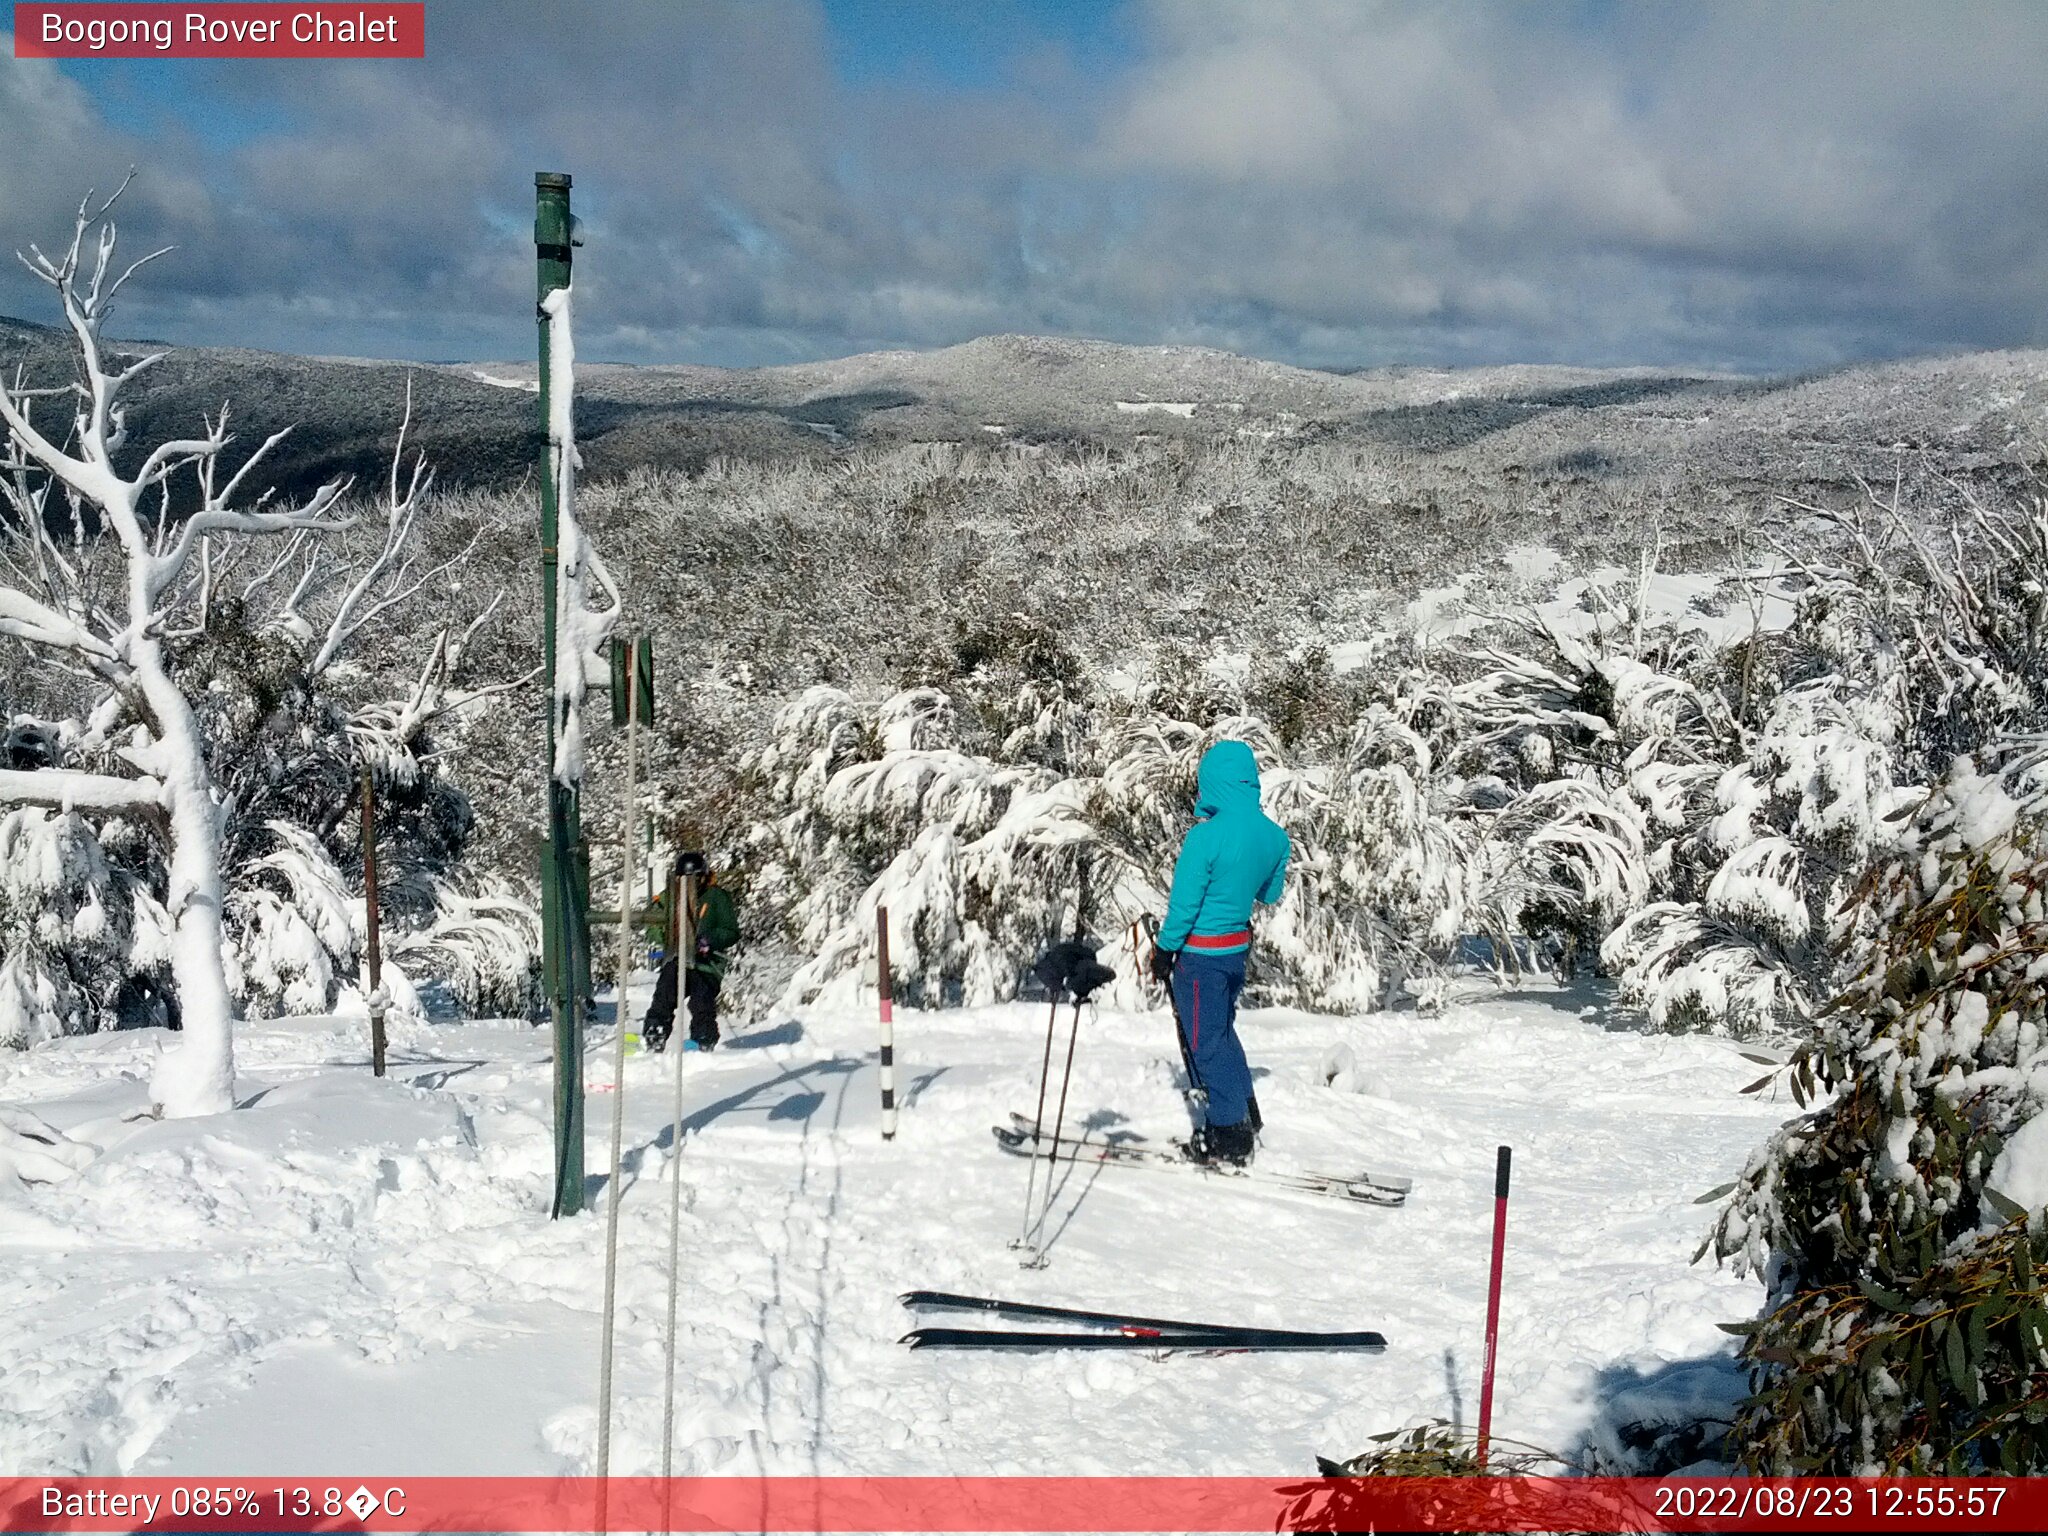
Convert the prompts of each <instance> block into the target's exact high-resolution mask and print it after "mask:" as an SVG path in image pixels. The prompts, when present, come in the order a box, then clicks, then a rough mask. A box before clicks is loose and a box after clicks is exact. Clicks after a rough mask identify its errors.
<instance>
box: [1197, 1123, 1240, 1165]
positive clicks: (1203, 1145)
mask: <svg viewBox="0 0 2048 1536" xmlns="http://www.w3.org/2000/svg"><path fill="white" fill-rule="evenodd" d="M1188 1156H1189V1157H1191V1158H1193V1159H1194V1160H1195V1161H1196V1162H1198V1163H1208V1164H1210V1165H1211V1166H1216V1167H1221V1166H1228V1167H1232V1168H1242V1167H1244V1166H1245V1165H1246V1164H1247V1163H1249V1162H1250V1161H1251V1160H1252V1123H1251V1121H1249V1120H1240V1121H1239V1122H1238V1123H1237V1124H1236V1125H1205V1126H1203V1127H1202V1129H1200V1130H1199V1131H1197V1132H1195V1134H1194V1135H1193V1136H1191V1137H1189V1138H1188Z"/></svg>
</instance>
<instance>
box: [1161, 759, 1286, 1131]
mask: <svg viewBox="0 0 2048 1536" xmlns="http://www.w3.org/2000/svg"><path fill="white" fill-rule="evenodd" d="M1195 790H1196V794H1195V814H1196V816H1198V817H1199V818H1201V819H1200V820H1198V821H1196V823H1195V824H1194V826H1192V827H1190V828H1189V829H1188V835H1187V837H1186V839H1185V840H1184V841H1183V842H1182V843H1181V847H1180V858H1179V859H1178V860H1177V861H1176V862H1175V864H1174V866H1173V890H1172V893H1171V894H1170V895H1169V896H1168V898H1167V903H1166V921H1165V922H1164V923H1162V924H1161V925H1160V928H1159V938H1158V945H1157V949H1156V952H1155V953H1154V955H1153V957H1152V971H1153V975H1154V976H1156V977H1157V978H1158V979H1159V980H1160V981H1162V982H1164V983H1165V984H1166V985H1168V986H1170V987H1171V988H1172V989H1173V1000H1174V1012H1175V1014H1176V1015H1177V1016H1178V1019H1179V1024H1180V1028H1181V1031H1182V1032H1183V1034H1184V1035H1185V1036H1186V1037H1187V1043H1188V1050H1189V1054H1190V1055H1191V1056H1192V1057H1193V1059H1194V1063H1195V1073H1196V1075H1197V1077H1198V1078H1199V1079H1200V1081H1199V1084H1198V1086H1199V1087H1200V1088H1201V1089H1203V1091H1204V1092H1206V1093H1207V1095H1208V1100H1209V1123H1208V1125H1207V1126H1206V1127H1205V1128H1204V1130H1203V1132H1202V1134H1201V1135H1200V1136H1198V1137H1197V1141H1196V1147H1195V1151H1196V1154H1197V1155H1198V1156H1202V1157H1207V1158H1213V1159H1217V1160H1221V1161H1227V1162H1234V1163H1242V1162H1246V1161H1248V1160H1249V1159H1250V1157H1251V1154H1252V1140H1253V1137H1254V1136H1255V1135H1256V1134H1257V1132H1258V1130H1259V1126H1260V1117H1259V1105H1258V1100H1257V1099H1256V1098H1254V1097H1253V1095H1252V1075H1251V1068H1250V1067H1249V1066H1247V1065H1246V1064H1245V1059H1244V1047H1243V1045H1241V1044H1240V1043H1239V1042H1238V1038H1237V1000H1238V997H1239V995H1240V994H1241V993H1242V992H1243V991H1244V966H1245V957H1246V955H1247V954H1248V953H1249V952H1250V950H1251V946H1252V932H1251V916H1252V906H1253V904H1254V903H1260V902H1263V903H1265V904H1267V905H1270V904H1272V903H1273V902H1276V901H1278V900H1279V899H1280V895H1281V892H1282V890H1283V889H1284V888H1285V887H1286V883H1287V857H1288V854H1289V853H1290V852H1291V851H1292V845H1291V844H1290V843H1289V842H1288V840H1287V834H1286V833H1285V832H1284V831H1282V830H1281V828H1280V826H1279V824H1278V823H1276V822H1274V821H1273V820H1271V819H1270V818H1269V817H1267V816H1266V814H1265V813H1264V812H1263V811H1261V810H1260V809H1259V765H1258V760H1257V759H1256V758H1255V757H1253V756H1252V749H1251V748H1250V747H1248V746H1246V745H1245V744H1244V743H1243V742H1241V741H1219V742H1217V743H1216V744H1215V745H1214V746H1212V747H1211V748H1209V750H1208V751H1207V752H1205V753H1203V754H1202V762H1201V766H1200V767H1199V768H1198V769H1197V770H1196V773H1195Z"/></svg>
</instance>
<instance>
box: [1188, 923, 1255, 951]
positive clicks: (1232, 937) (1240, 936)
mask: <svg viewBox="0 0 2048 1536" xmlns="http://www.w3.org/2000/svg"><path fill="white" fill-rule="evenodd" d="M1251 941H1252V931H1251V929H1249V928H1240V929H1238V931H1237V932H1236V933H1191V934H1189V935H1188V944H1187V947H1188V948H1189V949H1241V948H1243V947H1244V946H1245V945H1247V944H1249V943H1251Z"/></svg>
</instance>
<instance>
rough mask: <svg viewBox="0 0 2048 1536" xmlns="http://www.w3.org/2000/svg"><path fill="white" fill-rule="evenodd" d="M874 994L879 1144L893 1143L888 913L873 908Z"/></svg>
mask: <svg viewBox="0 0 2048 1536" xmlns="http://www.w3.org/2000/svg"><path fill="white" fill-rule="evenodd" d="M875 992H876V994H877V999H878V1001H879V1004H880V1007H881V1013H882V1140H884V1141H894V1140H895V1139H896V1016H895V1015H896V998H895V994H894V990H893V988H892V987H891V986H890V982H889V909H888V908H887V907H877V908H875Z"/></svg>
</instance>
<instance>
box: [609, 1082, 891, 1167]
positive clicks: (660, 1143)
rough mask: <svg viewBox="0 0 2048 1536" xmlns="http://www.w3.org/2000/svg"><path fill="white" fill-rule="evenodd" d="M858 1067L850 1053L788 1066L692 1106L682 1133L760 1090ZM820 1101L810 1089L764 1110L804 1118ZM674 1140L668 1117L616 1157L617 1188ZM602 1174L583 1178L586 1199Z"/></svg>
mask: <svg viewBox="0 0 2048 1536" xmlns="http://www.w3.org/2000/svg"><path fill="white" fill-rule="evenodd" d="M859 1070H860V1063H859V1062H858V1061H856V1060H854V1059H853V1058H852V1057H850V1056H834V1057H833V1058H831V1059H830V1060H829V1061H814V1062H810V1063H808V1064H807V1065H805V1066H801V1067H791V1068H789V1069H788V1070H787V1071H785V1072H782V1073H780V1074H778V1075H777V1076H775V1077H770V1078H765V1079H763V1080H762V1081H761V1082H758V1083H755V1084H753V1085H752V1086H750V1087H746V1088H742V1089H740V1090H739V1091H738V1092H737V1093H729V1094H727V1095H726V1096H725V1097H724V1098H722V1099H715V1100H713V1101H712V1102H711V1103H709V1104H706V1105H704V1106H703V1107H702V1108H701V1109H697V1110H693V1111H692V1112H691V1113H690V1114H688V1115H685V1116H684V1117H683V1121H682V1130H683V1134H684V1135H685V1136H689V1135H692V1134H694V1133H696V1132H698V1131H701V1130H703V1129H704V1128H705V1127H706V1126H708V1125H710V1124H711V1123H712V1122H713V1121H715V1120H717V1119H719V1118H720V1117H721V1116H724V1115H728V1114H731V1113H732V1112H733V1111H734V1110H738V1109H745V1108H748V1107H750V1106H751V1105H752V1104H753V1103H754V1101H755V1100H756V1099H759V1098H760V1097H761V1096H762V1095H763V1094H767V1093H771V1092H773V1091H774V1090H775V1089H778V1088H786V1087H790V1086H793V1085H798V1084H803V1085H804V1086H809V1085H808V1084H806V1083H805V1079H807V1078H810V1077H812V1075H813V1074H826V1075H830V1076H833V1077H845V1076H847V1075H848V1074H849V1073H853V1072H857V1071H859ZM824 1102H825V1095H824V1093H823V1092H822V1091H821V1090H816V1089H814V1090H813V1091H812V1092H810V1093H799V1094H792V1095H790V1096H789V1097H788V1098H786V1099H781V1100H778V1101H777V1102H776V1103H774V1104H773V1105H771V1106H770V1107H769V1110H768V1118H769V1119H771V1120H808V1119H809V1118H810V1117H811V1116H812V1115H813V1114H815V1113H816V1112H817V1111H818V1109H819V1108H821V1107H822V1106H823V1104H824ZM675 1142H676V1123H675V1122H674V1121H670V1122H669V1123H668V1124H667V1125H664V1126H663V1127H662V1128H661V1130H660V1131H659V1132H658V1133H656V1134H655V1136H654V1137H653V1138H652V1139H651V1140H648V1141H643V1142H641V1143H640V1144H639V1145H638V1146H636V1147H634V1148H633V1150H632V1151H630V1152H628V1153H627V1154H626V1155H625V1156H623V1157H622V1158H620V1159H619V1176H620V1177H621V1178H623V1179H624V1180H625V1181H626V1182H625V1183H624V1184H623V1185H622V1186H621V1192H623V1191H625V1190H629V1189H631V1188H632V1187H633V1186H634V1185H635V1184H637V1183H639V1182H640V1176H641V1171H642V1169H643V1168H645V1166H646V1163H647V1159H648V1157H649V1156H650V1155H652V1154H656V1153H659V1154H662V1155H663V1156H664V1157H665V1158H666V1157H668V1156H672V1155H673V1153H674V1151H675ZM606 1178H607V1175H605V1174H602V1173H596V1174H591V1175H590V1176H588V1177H587V1178H585V1179H584V1181H583V1187H584V1193H585V1199H586V1200H594V1199H595V1198H596V1197H597V1196H598V1195H599V1194H602V1193H603V1191H604V1186H605V1180H606Z"/></svg>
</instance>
